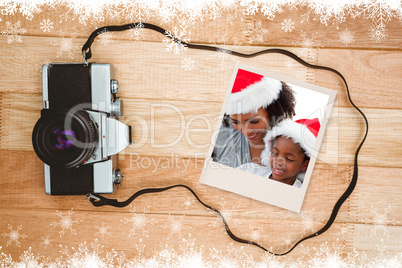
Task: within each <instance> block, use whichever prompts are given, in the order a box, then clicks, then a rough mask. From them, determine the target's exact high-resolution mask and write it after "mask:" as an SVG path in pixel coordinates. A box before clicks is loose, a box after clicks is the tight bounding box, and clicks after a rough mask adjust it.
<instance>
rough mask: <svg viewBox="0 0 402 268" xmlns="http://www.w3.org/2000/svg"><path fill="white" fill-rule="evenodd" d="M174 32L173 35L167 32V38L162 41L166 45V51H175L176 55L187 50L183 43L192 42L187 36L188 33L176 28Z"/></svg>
mask: <svg viewBox="0 0 402 268" xmlns="http://www.w3.org/2000/svg"><path fill="white" fill-rule="evenodd" d="M172 32H173V34H172V33H170V32H168V31H166V32H165V35H166V38H164V39H163V40H162V42H163V43H164V44H165V45H166V51H173V52H174V54H179V53H180V52H181V51H184V50H187V45H186V44H184V43H183V42H185V43H188V42H190V38H189V37H188V36H187V33H186V31H184V30H179V28H178V27H174V28H173V31H172Z"/></svg>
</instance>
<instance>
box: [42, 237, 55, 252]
mask: <svg viewBox="0 0 402 268" xmlns="http://www.w3.org/2000/svg"><path fill="white" fill-rule="evenodd" d="M41 239H42V242H40V243H39V245H42V246H43V247H44V248H45V249H46V248H47V247H48V246H50V245H51V243H52V241H53V239H50V237H49V235H46V236H45V237H42V238H41Z"/></svg>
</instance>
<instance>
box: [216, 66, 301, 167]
mask: <svg viewBox="0 0 402 268" xmlns="http://www.w3.org/2000/svg"><path fill="white" fill-rule="evenodd" d="M294 108H295V98H294V96H293V90H292V89H291V88H290V87H289V86H288V85H287V84H286V83H284V82H281V81H279V80H275V79H271V78H268V77H264V76H262V75H259V74H256V73H252V72H249V71H246V70H243V69H239V70H238V72H237V75H236V78H235V82H234V84H233V89H232V92H231V95H230V99H229V103H228V105H227V107H226V111H225V116H224V119H223V122H222V126H221V128H220V131H219V134H218V137H217V140H216V143H215V148H214V151H213V153H212V158H213V160H214V161H216V162H219V163H222V164H224V165H227V166H231V167H238V166H240V165H242V164H244V163H250V162H254V163H257V164H259V163H260V155H261V152H262V151H263V150H264V148H265V143H264V141H263V138H264V136H265V135H266V133H267V131H269V130H270V129H271V128H272V127H274V126H275V125H277V124H278V123H280V122H281V121H282V120H283V119H288V118H289V119H291V118H292V117H293V116H294V115H295V111H294Z"/></svg>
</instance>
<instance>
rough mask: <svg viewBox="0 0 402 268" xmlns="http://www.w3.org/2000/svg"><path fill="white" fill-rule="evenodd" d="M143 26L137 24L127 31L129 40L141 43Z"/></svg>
mask: <svg viewBox="0 0 402 268" xmlns="http://www.w3.org/2000/svg"><path fill="white" fill-rule="evenodd" d="M143 28H144V24H142V23H138V24H136V25H135V26H134V27H131V29H130V30H129V35H130V40H132V41H141V40H143V39H144V34H143V33H144V30H143Z"/></svg>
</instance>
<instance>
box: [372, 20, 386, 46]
mask: <svg viewBox="0 0 402 268" xmlns="http://www.w3.org/2000/svg"><path fill="white" fill-rule="evenodd" d="M370 32H371V33H370V38H371V40H373V41H375V42H376V43H382V42H383V41H384V40H385V39H386V38H387V36H388V34H387V33H386V32H387V29H385V25H384V24H379V25H376V26H371V28H370Z"/></svg>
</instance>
